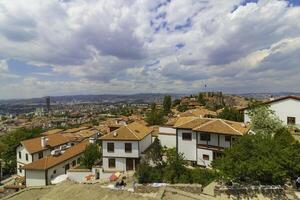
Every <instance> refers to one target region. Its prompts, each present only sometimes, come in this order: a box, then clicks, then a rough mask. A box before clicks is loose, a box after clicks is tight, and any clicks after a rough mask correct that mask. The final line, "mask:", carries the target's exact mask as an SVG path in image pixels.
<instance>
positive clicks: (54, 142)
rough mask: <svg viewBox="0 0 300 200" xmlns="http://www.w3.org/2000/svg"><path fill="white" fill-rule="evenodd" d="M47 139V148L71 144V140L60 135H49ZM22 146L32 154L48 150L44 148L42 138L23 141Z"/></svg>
mask: <svg viewBox="0 0 300 200" xmlns="http://www.w3.org/2000/svg"><path fill="white" fill-rule="evenodd" d="M45 137H46V138H47V139H48V141H47V146H50V147H56V146H59V145H62V144H65V143H68V142H69V139H68V138H67V137H65V136H64V135H62V134H60V133H56V134H52V135H47V136H45ZM21 144H22V145H23V146H24V147H25V148H26V150H27V151H28V152H29V153H30V154H32V153H36V152H39V151H42V150H44V149H48V148H43V147H42V144H41V137H36V138H32V139H28V140H23V141H21Z"/></svg>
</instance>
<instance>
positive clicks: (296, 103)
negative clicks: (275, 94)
mask: <svg viewBox="0 0 300 200" xmlns="http://www.w3.org/2000/svg"><path fill="white" fill-rule="evenodd" d="M263 104H264V105H268V106H269V108H270V110H272V111H274V113H275V115H277V116H278V117H279V119H280V120H281V121H282V122H283V123H284V124H286V125H295V126H298V127H299V128H300V96H285V97H281V98H277V99H271V100H269V101H266V102H263ZM249 109H250V107H246V108H242V109H240V111H243V112H244V122H245V123H249V122H251V119H250V117H249V115H248V113H249Z"/></svg>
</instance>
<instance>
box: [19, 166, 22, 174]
mask: <svg viewBox="0 0 300 200" xmlns="http://www.w3.org/2000/svg"><path fill="white" fill-rule="evenodd" d="M21 167H22V165H19V172H20V173H22V169H21Z"/></svg>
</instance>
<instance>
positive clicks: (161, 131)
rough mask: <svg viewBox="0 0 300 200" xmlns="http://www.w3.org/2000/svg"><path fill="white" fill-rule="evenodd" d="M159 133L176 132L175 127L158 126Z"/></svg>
mask: <svg viewBox="0 0 300 200" xmlns="http://www.w3.org/2000/svg"><path fill="white" fill-rule="evenodd" d="M158 132H159V133H171V134H174V135H175V134H176V128H173V127H165V126H160V127H159V128H158Z"/></svg>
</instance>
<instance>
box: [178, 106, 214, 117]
mask: <svg viewBox="0 0 300 200" xmlns="http://www.w3.org/2000/svg"><path fill="white" fill-rule="evenodd" d="M208 115H209V116H215V117H216V116H217V113H216V112H214V111H211V110H208V109H206V108H196V109H191V110H187V111H185V112H183V113H180V114H179V116H180V117H205V116H208Z"/></svg>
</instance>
